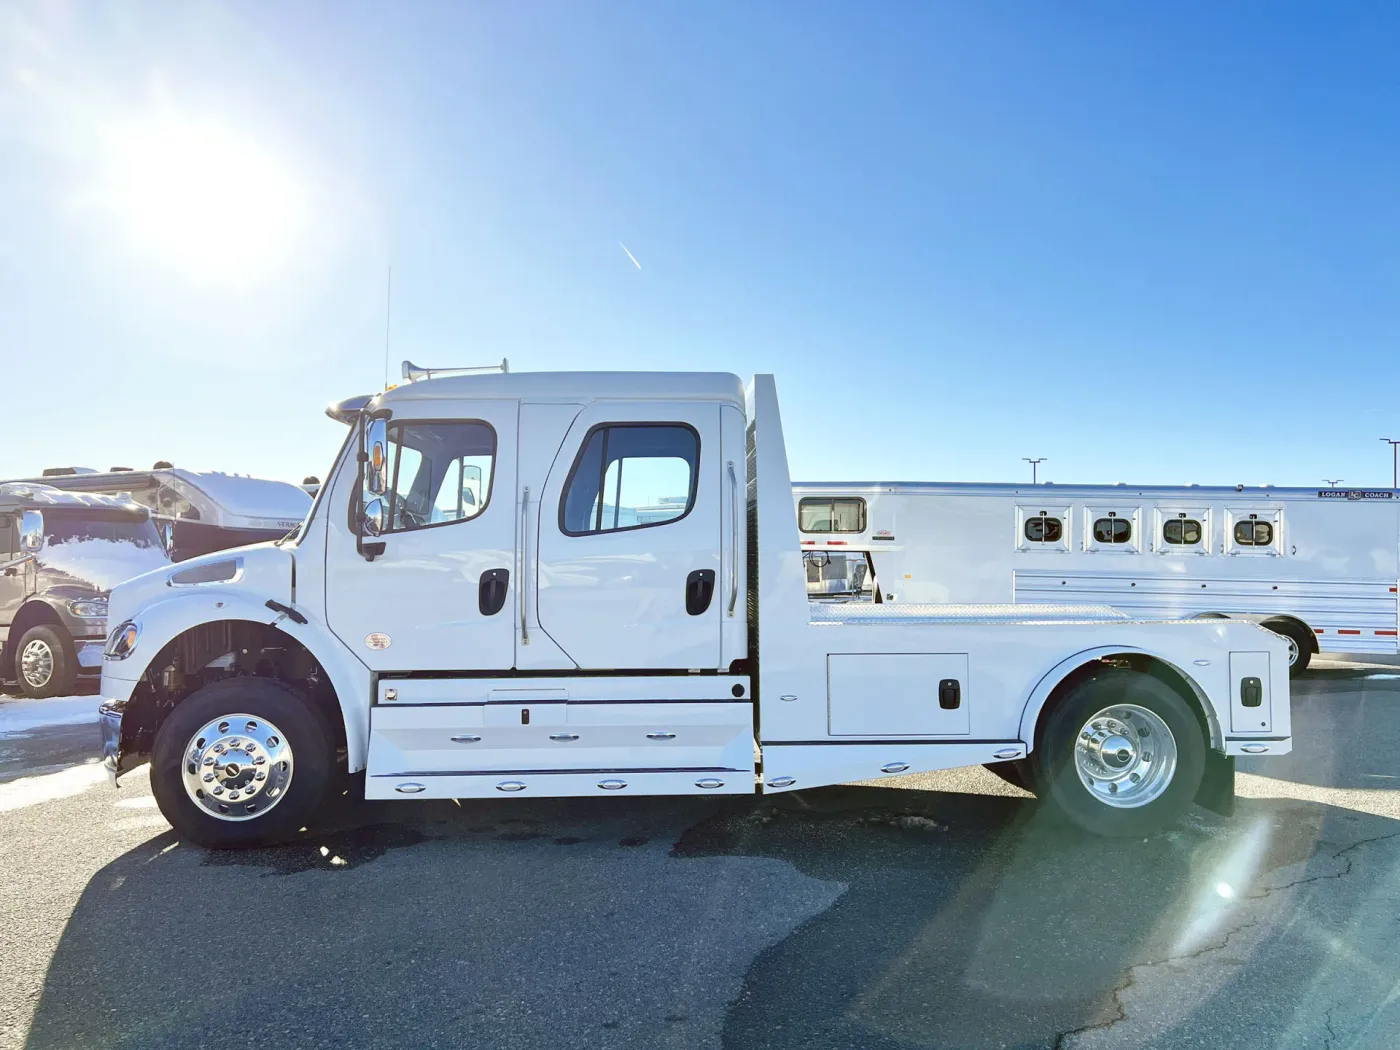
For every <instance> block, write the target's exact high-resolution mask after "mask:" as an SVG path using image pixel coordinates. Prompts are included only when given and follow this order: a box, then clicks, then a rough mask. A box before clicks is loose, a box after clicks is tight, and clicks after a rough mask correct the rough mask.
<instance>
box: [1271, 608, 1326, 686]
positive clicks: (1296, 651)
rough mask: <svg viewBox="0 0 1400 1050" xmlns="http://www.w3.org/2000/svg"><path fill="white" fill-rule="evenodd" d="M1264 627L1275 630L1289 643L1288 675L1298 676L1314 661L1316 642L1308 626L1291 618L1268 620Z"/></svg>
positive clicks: (1290, 676)
mask: <svg viewBox="0 0 1400 1050" xmlns="http://www.w3.org/2000/svg"><path fill="white" fill-rule="evenodd" d="M1262 626H1263V627H1266V628H1268V629H1269V630H1271V631H1273V632H1274V634H1276V635H1279V636H1280V637H1281V638H1283V640H1284V641H1285V642H1287V643H1288V677H1289V678H1297V677H1298V676H1299V675H1300V674H1302V673H1303V672H1304V671H1306V670H1307V669H1308V664H1309V663H1311V662H1312V654H1313V646H1314V645H1315V644H1316V641H1315V639H1314V638H1312V637H1311V636H1310V635H1309V634H1308V632H1307V628H1305V627H1303V626H1302V625H1301V624H1297V623H1293V622H1292V621H1291V620H1273V621H1268V620H1266V621H1265V622H1264V623H1263V624H1262Z"/></svg>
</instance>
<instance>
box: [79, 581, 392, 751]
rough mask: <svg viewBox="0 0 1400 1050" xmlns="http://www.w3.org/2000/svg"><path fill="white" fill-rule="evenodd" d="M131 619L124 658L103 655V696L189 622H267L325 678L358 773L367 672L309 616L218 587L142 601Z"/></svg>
mask: <svg viewBox="0 0 1400 1050" xmlns="http://www.w3.org/2000/svg"><path fill="white" fill-rule="evenodd" d="M133 619H135V620H136V622H137V623H138V624H139V625H140V627H141V637H140V640H139V641H138V642H137V648H136V650H135V651H134V652H133V653H132V655H131V656H129V657H128V658H127V659H125V660H113V659H111V658H109V657H104V658H103V661H102V696H103V697H104V698H106V699H109V700H126V699H127V698H129V697H130V696H131V693H132V690H133V689H134V688H135V686H136V683H137V682H138V681H140V679H141V676H142V675H144V674H145V673H146V670H147V668H148V667H149V666H150V664H151V661H152V660H154V659H155V658H156V656H157V655H159V654H160V652H161V651H162V650H163V649H164V648H165V647H166V646H167V645H169V644H170V643H171V642H172V641H174V640H175V639H176V638H178V637H179V636H180V635H181V634H184V633H185V632H186V631H188V630H190V629H191V628H193V627H199V626H201V625H203V624H207V623H215V622H218V621H220V620H245V621H248V622H251V623H261V624H268V625H273V626H276V628H277V629H278V630H279V631H281V632H282V633H283V634H286V635H287V636H288V637H291V638H294V639H296V640H297V641H298V642H300V643H301V644H302V645H303V646H305V647H306V650H307V651H308V652H309V653H310V654H311V655H312V657H314V658H315V660H316V662H317V663H318V664H319V665H320V667H321V669H322V670H323V671H324V672H325V674H326V677H327V678H329V679H330V683H331V686H332V687H333V688H334V689H335V694H336V697H337V699H338V700H339V703H340V716H341V719H342V721H343V722H344V724H345V747H346V755H347V758H348V761H349V769H350V772H352V773H354V772H358V771H359V770H361V769H363V768H364V765H365V755H366V750H367V748H368V731H369V702H370V693H371V679H370V671H369V668H368V667H366V666H365V665H364V664H363V663H361V662H360V661H359V660H358V659H357V658H356V657H355V656H354V654H352V653H350V652H349V651H348V650H347V649H346V648H345V646H344V645H342V644H341V642H340V640H339V639H337V638H336V637H335V636H334V635H333V634H331V633H330V632H329V631H328V630H326V629H325V627H323V626H322V625H320V624H318V623H316V622H315V621H309V622H307V623H297V622H296V621H295V620H293V619H291V618H290V617H288V616H287V615H286V614H285V613H281V612H277V611H276V610H273V609H269V608H268V607H267V606H266V605H265V604H260V603H259V602H258V600H257V598H256V597H255V596H252V595H243V594H238V593H236V592H229V591H223V592H218V591H215V590H213V589H210V590H208V591H200V592H197V593H186V594H173V595H171V596H170V597H168V598H162V599H161V600H159V601H156V602H152V603H151V604H150V605H147V606H144V607H143V608H142V609H141V610H140V611H139V612H138V613H137V614H136V615H135V616H134V617H133Z"/></svg>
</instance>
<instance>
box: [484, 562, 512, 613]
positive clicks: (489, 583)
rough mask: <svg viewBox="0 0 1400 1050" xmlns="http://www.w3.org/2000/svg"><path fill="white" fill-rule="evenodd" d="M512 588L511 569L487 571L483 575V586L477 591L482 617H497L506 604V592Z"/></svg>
mask: <svg viewBox="0 0 1400 1050" xmlns="http://www.w3.org/2000/svg"><path fill="white" fill-rule="evenodd" d="M509 587H510V570H509V569H487V570H486V571H485V572H483V573H482V574H481V585H480V586H479V587H478V588H477V591H476V606H477V608H478V609H480V610H481V615H482V616H495V615H496V614H497V613H498V612H500V611H501V610H502V609H503V608H505V604H506V591H507V590H508V589H509Z"/></svg>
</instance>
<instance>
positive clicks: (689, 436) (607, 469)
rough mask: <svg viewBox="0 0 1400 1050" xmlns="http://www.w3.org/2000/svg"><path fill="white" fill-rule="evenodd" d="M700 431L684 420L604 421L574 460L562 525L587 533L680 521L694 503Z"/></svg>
mask: <svg viewBox="0 0 1400 1050" xmlns="http://www.w3.org/2000/svg"><path fill="white" fill-rule="evenodd" d="M699 464H700V435H699V434H697V433H696V432H695V430H694V428H692V427H690V426H688V425H686V424H684V423H600V424H599V425H597V426H595V427H593V428H592V429H591V430H590V431H589V432H588V436H587V437H586V438H585V439H584V442H583V447H582V448H581V449H579V454H578V458H577V459H575V460H574V465H573V469H572V470H571V471H570V472H569V480H568V482H567V483H566V484H565V486H564V494H563V496H562V498H561V499H560V503H559V529H560V531H561V532H563V533H564V534H565V535H567V536H586V535H592V534H596V533H603V532H622V531H624V530H626V529H645V528H650V527H653V526H657V525H667V524H669V523H671V522H673V521H679V520H680V519H681V518H684V517H685V516H686V515H687V514H689V513H690V511H691V508H692V507H694V506H695V491H696V485H697V482H698V479H699Z"/></svg>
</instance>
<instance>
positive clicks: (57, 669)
mask: <svg viewBox="0 0 1400 1050" xmlns="http://www.w3.org/2000/svg"><path fill="white" fill-rule="evenodd" d="M14 653H15V678H16V679H18V680H19V687H20V688H21V689H23V690H24V693H25V695H26V696H32V697H34V698H36V699H39V698H42V697H46V696H62V695H64V694H67V693H71V692H72V691H73V686H74V684H75V683H76V682H77V680H78V656H77V654H76V653H75V652H74V651H73V642H72V640H71V639H69V637H68V636H67V634H65V633H64V632H63V631H61V630H59V629H58V628H57V627H54V626H53V625H51V624H47V623H41V624H37V625H36V626H34V627H31V628H29V630H27V631H25V632H24V637H23V638H21V639H20V640H19V645H17V646H16V647H15V650H14Z"/></svg>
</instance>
